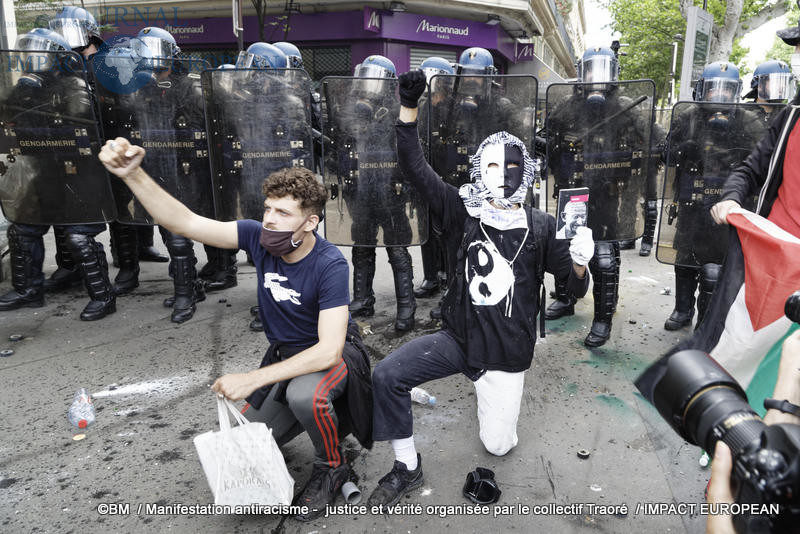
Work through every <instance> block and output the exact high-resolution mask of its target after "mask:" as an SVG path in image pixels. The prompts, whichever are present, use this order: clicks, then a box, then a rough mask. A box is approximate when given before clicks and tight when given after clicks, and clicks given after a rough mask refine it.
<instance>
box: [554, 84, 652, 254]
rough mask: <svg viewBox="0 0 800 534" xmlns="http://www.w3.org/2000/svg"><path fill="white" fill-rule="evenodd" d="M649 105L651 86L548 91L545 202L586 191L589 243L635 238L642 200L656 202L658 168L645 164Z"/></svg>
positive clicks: (568, 87)
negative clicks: (563, 193)
mask: <svg viewBox="0 0 800 534" xmlns="http://www.w3.org/2000/svg"><path fill="white" fill-rule="evenodd" d="M654 98H655V84H654V83H653V81H652V80H633V81H624V82H623V81H620V82H613V83H570V84H552V85H550V86H549V87H548V88H547V101H546V104H545V130H546V132H547V180H546V181H547V185H548V197H549V198H553V199H556V198H558V192H559V191H560V190H561V189H572V188H576V187H587V188H589V205H588V207H589V210H588V221H587V224H588V226H589V228H591V229H592V234H593V236H594V239H595V241H617V240H626V239H635V238H637V237H639V236H640V235H642V232H643V230H644V213H643V210H644V200H645V199H651V198H655V188H656V185H655V183H656V182H655V180H656V172H657V166H655V165H650V163H651V160H650V144H651V131H652V124H653V101H654ZM554 204H555V203H551V205H553V206H554Z"/></svg>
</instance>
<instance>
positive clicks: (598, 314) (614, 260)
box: [583, 242, 619, 347]
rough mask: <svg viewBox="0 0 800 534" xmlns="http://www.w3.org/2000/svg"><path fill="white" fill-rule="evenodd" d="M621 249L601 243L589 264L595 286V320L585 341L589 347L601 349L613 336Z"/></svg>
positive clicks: (611, 244)
mask: <svg viewBox="0 0 800 534" xmlns="http://www.w3.org/2000/svg"><path fill="white" fill-rule="evenodd" d="M618 250H619V248H618V247H616V246H615V244H614V243H610V242H599V243H597V244H596V245H595V255H594V257H593V258H592V261H590V262H589V271H590V272H591V273H592V279H593V281H594V284H593V286H592V294H593V295H594V320H593V321H592V328H591V330H589V335H587V336H586V339H584V340H583V344H584V345H586V346H587V347H599V346H601V345H603V344H604V343H605V342H606V341H607V340H608V338H609V337H610V336H611V318H612V317H613V316H614V311H616V307H617V299H618V298H619V259H618V254H619V252H618Z"/></svg>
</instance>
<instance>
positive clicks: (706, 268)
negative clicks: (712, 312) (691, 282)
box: [695, 263, 722, 330]
mask: <svg viewBox="0 0 800 534" xmlns="http://www.w3.org/2000/svg"><path fill="white" fill-rule="evenodd" d="M721 267H722V266H721V265H720V264H718V263H706V264H705V265H703V268H702V269H701V270H700V280H699V286H700V292H699V293H698V295H697V324H696V325H695V330H696V329H697V328H699V327H700V323H702V322H703V319H704V318H705V316H706V311H708V305H709V303H710V302H711V295H713V294H714V289H715V288H716V287H717V282H719V271H720V268H721Z"/></svg>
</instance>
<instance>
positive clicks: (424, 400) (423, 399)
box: [411, 388, 436, 406]
mask: <svg viewBox="0 0 800 534" xmlns="http://www.w3.org/2000/svg"><path fill="white" fill-rule="evenodd" d="M411 400H412V401H414V402H418V403H420V404H427V405H429V406H433V405H434V404H436V397H434V396H433V395H431V394H430V393H428V392H427V391H425V390H424V389H422V388H411Z"/></svg>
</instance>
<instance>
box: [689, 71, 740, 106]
mask: <svg viewBox="0 0 800 534" xmlns="http://www.w3.org/2000/svg"><path fill="white" fill-rule="evenodd" d="M741 92H742V80H741V78H739V68H738V67H737V66H736V65H734V64H733V63H730V62H728V61H716V62H714V63H709V64H708V65H706V66H705V68H704V69H703V73H702V74H701V75H700V78H699V79H698V80H697V83H696V84H695V89H694V93H695V94H694V99H695V100H697V101H700V102H728V103H732V102H738V101H739V94H740V93H741Z"/></svg>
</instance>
